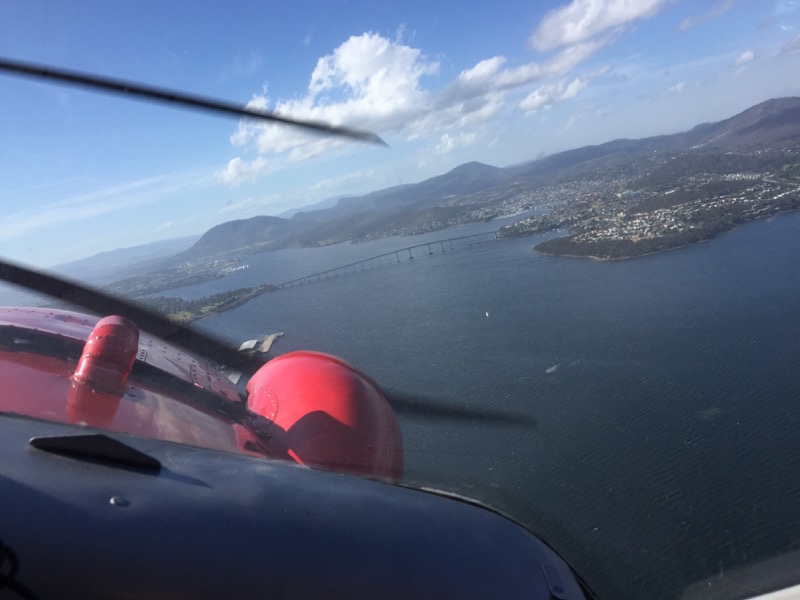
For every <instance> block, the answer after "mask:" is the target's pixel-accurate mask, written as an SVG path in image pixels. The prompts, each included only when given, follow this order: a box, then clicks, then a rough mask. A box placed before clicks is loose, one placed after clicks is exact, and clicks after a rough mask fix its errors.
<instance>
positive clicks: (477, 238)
mask: <svg viewBox="0 0 800 600" xmlns="http://www.w3.org/2000/svg"><path fill="white" fill-rule="evenodd" d="M495 239H497V232H496V231H489V232H486V233H474V234H472V235H462V236H459V237H452V238H447V239H445V240H436V241H433V242H424V243H422V244H416V245H414V246H408V247H406V248H400V249H399V250H392V251H391V252H385V253H384V254H378V255H377V256H371V257H370V258H365V259H363V260H359V261H356V262H353V263H348V264H346V265H341V266H338V267H334V268H332V269H327V270H325V271H320V272H319V273H313V274H311V275H306V276H304V277H298V278H297V279H292V280H290V281H285V282H283V283H279V284H276V285H277V287H278V288H280V289H285V288H290V287H295V286H299V285H306V284H308V283H314V282H316V281H324V280H325V279H330V278H332V277H339V276H342V275H348V274H352V273H358V272H361V271H367V270H369V269H374V268H377V267H382V266H386V265H390V264H396V263H399V262H400V261H403V260H414V259H415V258H417V257H420V256H431V255H434V254H444V253H445V252H451V251H454V250H458V249H460V248H468V247H470V246H474V245H476V244H481V243H483V242H488V241H492V240H495Z"/></svg>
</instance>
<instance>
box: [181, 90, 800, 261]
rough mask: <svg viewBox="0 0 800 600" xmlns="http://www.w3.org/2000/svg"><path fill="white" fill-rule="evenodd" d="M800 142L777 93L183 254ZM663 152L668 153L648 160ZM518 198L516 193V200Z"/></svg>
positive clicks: (732, 159)
mask: <svg viewBox="0 0 800 600" xmlns="http://www.w3.org/2000/svg"><path fill="white" fill-rule="evenodd" d="M798 143H800V98H778V99H774V100H768V101H766V102H763V103H761V104H758V105H756V106H753V107H751V108H749V109H747V110H745V111H743V112H742V113H740V114H738V115H735V116H733V117H730V118H728V119H724V120H722V121H718V122H716V123H705V124H701V125H698V126H696V127H694V128H692V129H691V130H689V131H685V132H681V133H676V134H671V135H660V136H654V137H649V138H643V139H638V140H635V139H618V140H613V141H610V142H606V143H604V144H599V145H595V146H585V147H582V148H577V149H574V150H568V151H566V152H560V153H558V154H554V155H551V156H548V157H545V158H542V159H539V160H535V161H531V162H527V163H522V164H519V165H514V166H511V167H507V168H498V167H493V166H489V165H485V164H482V163H477V162H470V163H466V164H463V165H460V166H458V167H456V168H455V169H453V170H451V171H449V172H447V173H445V174H443V175H439V176H436V177H432V178H430V179H427V180H425V181H422V182H419V183H416V184H404V185H399V186H394V187H390V188H386V189H383V190H377V191H375V192H372V193H369V194H365V195H362V196H358V197H346V198H341V199H339V201H338V202H337V203H336V205H335V206H332V207H329V208H323V209H319V210H310V211H304V212H298V213H297V214H294V215H293V216H292V218H291V219H282V218H279V217H266V216H260V217H253V218H251V219H245V220H239V221H230V222H227V223H223V224H221V225H218V226H216V227H214V228H212V229H210V230H209V231H207V232H206V233H205V234H204V235H203V236H202V237H201V238H200V240H198V241H197V243H196V244H195V245H194V246H192V248H190V249H189V250H188V251H186V252H184V253H183V254H181V255H180V257H181V258H182V259H187V258H200V257H204V256H211V255H215V254H219V253H225V252H230V251H233V250H237V249H242V248H253V247H257V248H258V249H259V250H272V249H278V248H285V247H306V246H321V245H327V244H332V243H337V242H342V241H359V240H366V239H372V238H376V237H386V236H390V235H407V234H412V233H420V232H422V231H430V230H433V229H441V228H444V227H447V226H451V225H455V224H459V223H466V222H474V221H480V220H486V219H489V218H493V217H495V216H498V215H502V214H513V213H514V211H517V212H518V211H519V210H524V209H525V207H526V206H530V202H529V201H527V200H525V198H528V197H531V196H534V195H536V194H535V192H537V190H540V189H542V188H544V187H545V186H552V185H555V184H560V183H563V182H566V181H570V180H574V179H579V178H582V177H583V178H585V177H587V176H589V175H590V174H591V175H592V176H596V175H597V174H599V173H615V174H616V175H619V174H620V173H624V174H625V176H626V177H628V178H629V179H630V178H633V179H635V180H636V181H638V182H639V184H640V185H649V186H658V185H662V186H666V185H669V183H670V182H671V181H674V180H675V178H676V177H680V176H683V175H687V174H690V173H691V172H692V171H693V170H695V169H701V167H702V169H704V170H705V171H709V170H710V171H712V172H713V171H715V170H716V171H717V172H719V173H726V172H735V171H736V170H741V169H744V168H751V169H752V168H759V167H760V166H762V165H765V164H771V162H770V161H773V157H771V156H769V157H765V158H762V159H760V162H759V159H758V158H757V156H758V151H760V150H762V149H771V150H772V151H779V150H780V149H782V148H787V147H790V146H793V145H795V144H798ZM654 155H656V156H659V157H662V156H665V155H669V157H670V158H671V159H674V160H671V161H666V160H661V161H660V162H658V161H656V162H653V158H652V157H653V156H654ZM521 199H522V200H521Z"/></svg>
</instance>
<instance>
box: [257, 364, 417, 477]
mask: <svg viewBox="0 0 800 600" xmlns="http://www.w3.org/2000/svg"><path fill="white" fill-rule="evenodd" d="M247 392H248V399H247V404H248V408H249V409H250V410H252V411H253V412H255V413H257V414H259V415H261V416H263V417H265V418H267V419H269V420H271V421H273V422H274V423H275V424H276V425H278V426H279V427H280V428H281V429H282V430H284V431H285V444H286V446H287V451H288V453H289V455H290V456H292V457H293V458H294V459H295V460H297V461H298V462H300V463H302V464H308V465H313V466H317V467H323V468H326V469H332V470H336V471H344V472H349V473H354V474H357V475H368V476H374V477H382V478H391V479H400V478H401V476H402V471H403V442H402V437H401V435H400V428H399V426H398V424H397V420H396V418H395V415H394V411H393V410H392V408H391V406H389V403H388V401H387V400H386V398H385V396H384V395H383V393H382V392H381V390H380V388H379V387H378V385H377V384H376V383H375V382H374V381H372V379H370V378H369V377H368V376H367V375H365V374H364V373H362V372H360V371H359V370H358V369H356V368H355V367H352V366H351V365H349V364H348V363H346V362H345V361H343V360H341V359H339V358H336V357H335V356H330V355H328V354H323V353H320V352H308V351H302V352H290V353H288V354H284V355H282V356H279V357H277V358H274V359H272V360H270V361H269V362H268V363H267V364H265V365H264V366H263V367H261V368H260V369H259V370H258V372H256V374H255V375H253V377H252V378H251V379H250V381H249V382H248V384H247Z"/></svg>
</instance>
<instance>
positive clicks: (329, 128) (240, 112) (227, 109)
mask: <svg viewBox="0 0 800 600" xmlns="http://www.w3.org/2000/svg"><path fill="white" fill-rule="evenodd" d="M0 71H5V72H6V73H10V74H13V75H19V76H22V77H31V78H34V79H50V80H54V81H56V82H59V83H64V84H67V85H74V86H78V87H83V88H90V89H96V90H101V91H104V92H108V93H112V94H120V95H128V96H136V97H139V98H144V99H147V100H152V101H156V102H163V103H166V104H174V105H178V106H183V107H188V108H193V109H195V110H203V111H207V112H214V113H221V114H226V115H233V116H236V117H248V118H253V119H261V120H264V121H270V122H273V123H281V124H284V125H291V126H293V127H300V128H303V129H306V130H309V131H313V132H316V133H321V134H325V135H333V136H340V137H346V138H350V139H353V140H359V141H362V142H368V143H371V144H378V145H382V146H388V144H387V143H386V142H384V141H383V140H382V139H381V138H380V137H379V136H378V135H377V134H375V133H373V132H371V131H365V130H362V129H354V128H352V127H344V126H340V125H330V124H328V123H323V122H322V121H312V120H305V119H295V118H292V117H284V116H281V115H279V114H277V113H274V112H272V111H268V110H261V109H257V108H247V107H243V106H241V105H238V104H235V103H233V102H228V101H226V100H218V99H215V98H206V97H204V96H198V95H194V94H187V93H184V92H179V91H175V90H168V89H164V88H158V87H153V86H149V85H144V84H140V83H134V82H131V81H125V80H122V79H114V78H111V77H102V76H98V75H90V74H88V73H81V72H79V71H71V70H68V69H60V68H56V67H51V66H48V65H39V64H34V63H27V62H20V61H15V60H9V59H7V58H2V57H0Z"/></svg>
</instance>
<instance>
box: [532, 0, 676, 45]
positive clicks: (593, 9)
mask: <svg viewBox="0 0 800 600" xmlns="http://www.w3.org/2000/svg"><path fill="white" fill-rule="evenodd" d="M666 3H667V0H572V2H570V3H569V4H568V5H566V6H562V7H561V8H556V9H555V10H552V11H550V12H549V13H547V15H545V17H544V19H542V22H541V23H540V24H539V26H538V27H537V28H536V31H534V32H533V34H532V35H531V38H530V42H531V45H532V46H533V47H534V48H536V49H537V50H540V51H546V50H552V49H554V48H560V47H563V46H571V45H574V44H578V43H580V42H583V41H586V40H588V39H590V38H592V37H594V36H596V35H598V34H600V33H603V32H606V31H608V30H610V29H614V28H616V27H619V26H621V25H625V24H626V23H630V22H632V21H636V20H639V19H644V18H648V17H652V16H653V15H655V14H656V13H657V12H658V11H659V10H660V9H661V7H663V6H664V5H665V4H666Z"/></svg>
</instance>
